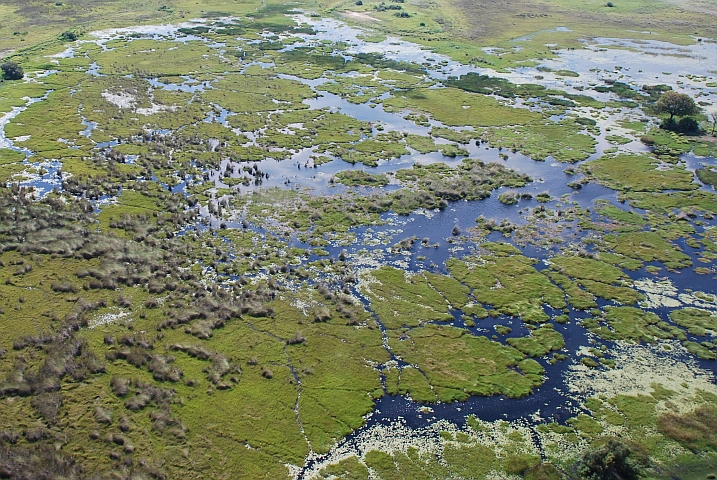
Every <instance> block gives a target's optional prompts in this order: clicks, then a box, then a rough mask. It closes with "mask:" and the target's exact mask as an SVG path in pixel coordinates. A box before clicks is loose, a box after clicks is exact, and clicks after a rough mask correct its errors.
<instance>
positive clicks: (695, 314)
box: [670, 308, 717, 336]
mask: <svg viewBox="0 0 717 480" xmlns="http://www.w3.org/2000/svg"><path fill="white" fill-rule="evenodd" d="M670 318H671V319H672V321H674V322H675V323H676V324H678V325H680V326H682V327H685V328H686V329H687V331H688V332H689V333H691V334H692V335H698V336H705V335H707V333H708V332H709V333H710V334H714V333H713V332H717V316H716V315H714V312H710V311H708V310H701V309H699V308H683V309H681V310H673V311H672V313H670Z"/></svg>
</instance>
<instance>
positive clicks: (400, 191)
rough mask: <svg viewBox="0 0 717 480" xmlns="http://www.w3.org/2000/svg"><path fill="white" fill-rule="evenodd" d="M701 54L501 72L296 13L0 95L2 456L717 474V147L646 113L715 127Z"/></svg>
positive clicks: (674, 52)
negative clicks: (614, 461) (598, 467)
mask: <svg viewBox="0 0 717 480" xmlns="http://www.w3.org/2000/svg"><path fill="white" fill-rule="evenodd" d="M519 40H520V39H516V41H519ZM53 48H54V50H53ZM49 50H53V51H49ZM714 50H715V44H714V43H713V42H711V41H706V40H702V39H700V41H699V42H696V43H695V45H693V46H677V45H673V44H668V43H665V42H657V41H644V40H640V41H630V40H624V39H621V40H618V39H612V38H592V39H590V40H585V42H584V45H583V46H582V47H581V48H578V49H564V50H559V51H557V52H556V54H555V55H553V56H551V58H550V59H549V60H544V61H542V62H536V64H535V65H530V66H521V67H511V68H500V69H498V70H499V71H496V70H494V69H490V68H487V67H486V66H480V65H476V64H475V62H472V63H471V62H467V63H465V64H463V63H460V62H458V61H456V60H455V59H452V58H449V57H448V56H444V55H441V54H439V53H436V52H432V51H429V50H427V49H426V48H425V47H422V46H421V45H419V44H416V43H411V42H409V41H406V40H401V39H399V38H396V37H392V36H387V37H385V38H384V37H381V36H380V35H379V36H378V37H377V38H375V37H372V36H371V32H370V31H366V30H364V29H360V28H357V27H354V26H350V25H348V24H346V23H343V22H342V21H339V20H336V19H330V18H318V17H314V16H309V15H305V14H297V13H295V12H290V13H286V14H284V13H283V12H281V14H275V13H274V12H268V13H265V14H264V15H262V14H257V15H255V16H252V17H241V16H232V17H221V18H216V17H212V16H207V17H206V18H201V19H195V20H191V21H189V20H187V21H185V22H183V23H182V24H180V25H162V26H146V25H145V26H141V27H133V28H122V29H110V30H103V31H97V32H89V33H87V34H86V35H83V36H81V38H80V39H78V40H75V41H72V42H70V43H68V44H67V45H64V46H62V47H60V46H55V47H51V48H50V47H48V51H46V52H43V56H42V58H43V64H38V65H36V68H34V69H32V70H31V71H30V69H28V71H27V72H26V73H27V74H26V77H25V79H24V80H22V81H19V82H17V83H16V84H14V85H12V87H11V88H8V87H3V89H2V90H0V93H1V94H2V95H3V98H2V103H0V105H1V106H2V107H3V110H2V111H0V113H2V117H1V118H0V178H1V179H2V182H3V184H4V187H3V188H2V189H0V193H1V195H0V215H1V217H2V219H3V220H2V229H1V230H0V248H1V250H0V251H1V252H2V254H1V255H0V275H2V278H6V279H7V280H6V281H5V282H4V284H3V285H0V329H1V331H2V335H0V338H1V339H0V397H2V401H3V402H5V404H4V407H3V414H2V415H0V419H1V420H2V424H0V435H3V436H2V437H0V439H2V442H4V443H7V444H9V445H10V444H11V445H16V447H13V448H17V449H20V450H19V451H23V452H29V451H35V450H36V451H40V452H41V454H40V460H38V462H40V463H43V462H46V463H47V464H52V462H65V465H66V468H67V469H68V470H67V471H68V472H71V473H72V472H75V473H73V474H76V473H77V472H80V471H81V472H82V475H81V476H84V477H87V476H92V475H97V476H99V477H102V475H106V474H108V473H109V472H111V471H116V472H120V474H121V475H124V476H126V477H128V478H130V477H131V476H132V475H138V476H140V477H142V478H145V477H154V478H174V477H177V476H180V475H185V476H186V475H189V476H191V477H193V478H194V477H196V478H200V477H206V476H217V477H226V478H238V477H241V478H266V477H269V478H283V477H286V476H288V477H293V478H306V479H308V478H385V479H389V478H520V477H524V478H573V477H575V476H576V475H580V473H579V472H582V471H583V470H582V469H583V467H584V466H585V465H586V464H587V462H588V460H587V458H588V457H587V456H586V455H587V454H589V453H590V452H591V451H593V450H595V449H596V448H602V447H600V446H601V445H603V444H606V443H605V442H609V441H612V442H614V441H618V440H615V438H617V439H619V442H622V443H621V445H623V446H625V445H626V447H625V448H629V449H630V451H631V452H632V454H633V459H635V458H637V460H635V461H636V462H638V463H639V467H640V469H641V470H642V471H643V472H644V474H645V475H648V476H650V477H651V478H670V477H671V476H678V477H679V478H683V476H684V478H693V475H703V474H704V475H707V474H709V473H710V472H712V471H713V470H712V469H714V468H715V467H714V466H715V462H716V460H715V458H716V457H715V456H714V451H715V448H716V446H715V443H714V438H713V433H712V432H710V430H709V428H702V427H700V426H696V423H698V422H697V421H696V420H695V419H696V418H700V419H706V420H703V423H704V424H705V425H708V426H709V425H711V423H709V422H715V418H717V417H715V411H716V410H717V385H716V384H715V377H714V374H715V357H716V351H717V336H715V335H717V286H716V285H717V283H715V281H714V278H715V275H716V274H717V272H716V271H715V266H714V265H715V263H714V262H715V258H717V233H715V232H717V230H715V229H714V226H715V219H714V216H715V215H717V202H716V201H715V200H716V198H717V197H715V194H714V189H713V186H712V185H711V184H710V182H709V181H707V180H705V179H709V178H710V176H709V172H711V171H712V170H711V169H713V168H715V167H717V164H716V161H715V151H716V150H717V144H716V143H715V141H714V138H713V137H709V136H708V135H703V136H683V135H678V134H675V133H671V132H668V131H666V130H662V129H660V128H659V123H660V121H661V120H660V118H658V117H657V116H656V115H655V114H654V113H653V111H654V110H653V109H652V105H653V104H654V102H655V101H656V100H657V98H658V97H659V95H660V93H661V92H664V91H668V90H671V89H672V90H675V91H679V92H684V93H687V94H689V95H690V96H691V97H693V98H694V99H695V100H696V101H697V102H698V103H699V104H700V105H702V106H704V107H705V108H706V109H707V111H709V108H713V105H712V104H713V103H714V102H715V100H716V99H715V96H716V95H717V74H716V73H715V72H714V71H713V70H714V64H713V62H711V61H710V60H709V59H711V58H714V57H715V53H716V52H715V51H714ZM489 53H491V54H493V53H494V52H489ZM479 63H480V62H479ZM700 118H701V120H704V122H705V123H704V128H705V129H708V127H709V125H708V119H707V117H700ZM700 171H701V172H702V173H701V174H700V173H699V172H700ZM696 172H697V174H696ZM70 428H72V429H73V432H75V433H72V434H67V433H66V432H67V431H68V429H70ZM6 438H9V439H12V438H14V439H15V441H12V442H11V441H9V440H8V441H7V442H6V440H5V439H6ZM53 442H54V443H53ZM45 444H48V445H50V444H54V445H57V448H56V449H55V453H52V452H49V451H45V450H41V447H40V446H42V445H45ZM607 444H609V443H607ZM3 448H5V447H3ZM23 449H24V450H23ZM33 449H35V450H33ZM57 452H59V453H57ZM69 459H71V461H70V460H69ZM67 462H69V463H67ZM38 468H39V467H38ZM63 468H64V467H63ZM73 469H75V470H73ZM78 475H79V474H78ZM516 476H517V477H516ZM78 478H80V477H78ZM694 478H702V477H701V476H699V477H698V476H694Z"/></svg>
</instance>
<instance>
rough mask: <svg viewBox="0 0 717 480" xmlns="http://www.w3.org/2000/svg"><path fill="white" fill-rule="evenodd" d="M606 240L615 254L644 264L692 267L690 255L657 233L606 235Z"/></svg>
mask: <svg viewBox="0 0 717 480" xmlns="http://www.w3.org/2000/svg"><path fill="white" fill-rule="evenodd" d="M604 240H605V242H606V243H607V245H608V246H609V247H610V248H611V249H612V250H613V251H614V252H615V253H618V254H621V255H624V256H626V257H632V258H635V259H638V260H642V261H643V262H653V261H658V262H662V263H664V264H665V266H666V267H669V268H684V267H688V266H690V265H692V261H691V260H690V256H689V255H687V254H685V253H683V252H682V250H680V249H679V248H678V247H677V246H675V245H673V244H671V243H669V242H668V241H666V240H665V239H664V238H662V237H661V236H660V235H658V234H657V233H655V232H635V233H621V234H619V235H606V236H605V237H604Z"/></svg>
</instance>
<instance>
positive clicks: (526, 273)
mask: <svg viewBox="0 0 717 480" xmlns="http://www.w3.org/2000/svg"><path fill="white" fill-rule="evenodd" d="M476 260H477V262H475V263H474V261H473V260H471V261H470V263H468V262H466V261H461V260H457V259H450V260H449V261H448V262H447V266H448V268H449V271H450V272H451V275H452V276H453V277H455V278H456V279H457V280H459V281H460V282H461V283H464V284H465V285H467V286H469V287H471V288H472V289H473V290H472V294H473V296H474V297H475V299H476V300H477V301H478V302H480V303H483V304H486V305H490V306H491V307H493V308H494V309H495V310H496V311H497V312H500V313H502V314H505V315H511V316H517V317H520V318H521V319H522V320H523V321H525V322H529V323H542V322H545V321H547V320H548V319H549V316H548V315H547V314H546V313H545V312H544V311H543V309H542V305H543V304H547V305H549V306H551V307H553V308H563V307H565V306H566V304H565V300H564V294H563V292H562V291H561V290H560V289H559V288H558V287H556V286H555V285H553V284H552V283H551V282H550V280H548V278H547V277H546V276H545V275H542V274H541V273H539V272H538V271H537V270H535V268H534V267H533V264H534V263H535V260H533V259H530V258H527V257H524V256H522V255H519V254H508V255H505V256H484V257H481V258H480V259H476Z"/></svg>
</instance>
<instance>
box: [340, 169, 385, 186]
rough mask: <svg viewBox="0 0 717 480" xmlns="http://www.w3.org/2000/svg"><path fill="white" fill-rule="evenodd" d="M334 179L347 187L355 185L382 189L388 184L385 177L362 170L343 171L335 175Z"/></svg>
mask: <svg viewBox="0 0 717 480" xmlns="http://www.w3.org/2000/svg"><path fill="white" fill-rule="evenodd" d="M336 179H337V180H338V181H339V182H340V183H343V184H344V185H347V186H349V187H352V186H356V185H365V186H368V187H382V186H384V185H386V184H388V177H387V176H386V175H382V174H371V173H368V172H364V171H363V170H344V171H342V172H339V173H337V174H336Z"/></svg>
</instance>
